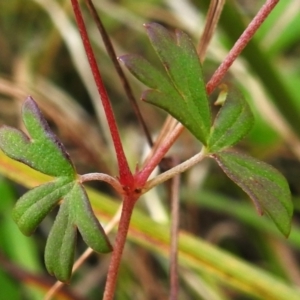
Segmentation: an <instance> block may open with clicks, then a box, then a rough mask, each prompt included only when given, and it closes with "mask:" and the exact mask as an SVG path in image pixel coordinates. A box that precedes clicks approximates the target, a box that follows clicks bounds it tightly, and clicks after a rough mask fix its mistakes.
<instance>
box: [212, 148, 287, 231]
mask: <svg viewBox="0 0 300 300" xmlns="http://www.w3.org/2000/svg"><path fill="white" fill-rule="evenodd" d="M211 157H212V158H214V159H215V160H216V161H217V163H218V164H219V166H220V167H221V168H222V170H223V171H224V172H225V173H226V175H227V176H228V177H229V178H230V179H231V180H232V181H234V182H235V183H236V184H237V185H238V186H239V187H241V188H242V189H243V190H244V191H245V192H246V193H247V194H248V196H249V197H250V198H251V199H252V201H253V202H254V205H255V207H256V209H257V211H258V213H259V214H263V213H267V214H268V215H269V216H270V217H271V219H272V220H273V222H274V223H275V224H276V226H277V227H278V229H279V230H280V231H281V232H282V233H283V234H284V235H285V236H288V235H289V233H290V230H291V219H292V214H293V203H292V201H291V194H290V189H289V185H288V183H287V181H286V179H285V178H284V177H283V176H282V175H281V174H280V173H279V172H278V171H277V170H276V169H274V168H273V167H271V166H270V165H268V164H266V163H264V162H262V161H259V160H256V159H254V158H253V157H250V156H248V155H245V154H241V153H236V152H219V153H215V154H212V155H211Z"/></svg>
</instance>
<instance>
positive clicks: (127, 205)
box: [103, 196, 136, 300]
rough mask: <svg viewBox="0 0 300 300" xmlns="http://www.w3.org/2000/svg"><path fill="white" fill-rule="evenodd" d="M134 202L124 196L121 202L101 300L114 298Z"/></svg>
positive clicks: (132, 199) (134, 200) (133, 199)
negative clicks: (119, 215)
mask: <svg viewBox="0 0 300 300" xmlns="http://www.w3.org/2000/svg"><path fill="white" fill-rule="evenodd" d="M135 202H136V198H130V197H128V196H125V198H124V201H123V208H122V215H121V219H120V223H119V227H118V233H117V238H116V242H115V246H114V251H113V253H112V256H111V261H110V265H109V268H108V274H107V279H106V284H105V290H104V295H103V300H113V298H114V292H115V288H116V283H117V277H118V271H119V267H120V262H121V258H122V253H123V249H124V246H125V242H126V237H127V232H128V229H129V224H130V219H131V215H132V211H133V208H134V204H135Z"/></svg>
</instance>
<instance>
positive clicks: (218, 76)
mask: <svg viewBox="0 0 300 300" xmlns="http://www.w3.org/2000/svg"><path fill="white" fill-rule="evenodd" d="M278 2H279V0H267V2H266V3H265V4H264V5H263V6H262V8H261V9H260V10H259V12H258V13H257V15H256V16H255V17H254V19H253V20H252V21H251V22H250V24H249V25H248V27H247V28H246V29H245V31H244V32H243V34H242V35H241V36H240V38H239V39H238V40H237V42H236V43H235V45H234V46H233V48H232V49H231V50H230V52H229V53H228V55H227V57H226V58H225V60H224V61H223V62H222V64H221V65H220V66H219V68H218V69H217V70H216V71H215V73H214V75H213V76H212V78H211V79H210V80H209V82H208V83H207V85H206V91H207V94H208V95H210V94H211V93H212V92H213V91H214V89H215V88H216V87H217V86H218V85H219V83H220V81H221V80H222V78H223V77H224V76H225V74H226V72H227V71H228V69H229V67H230V66H231V65H232V63H233V62H234V60H235V59H236V58H237V57H238V56H239V54H240V53H241V52H242V50H243V49H244V48H245V47H246V45H247V44H248V43H249V41H250V40H251V38H252V37H253V35H254V34H255V32H256V31H257V29H258V28H259V27H260V26H261V24H262V23H263V21H264V20H265V19H266V18H267V16H268V15H269V14H270V12H271V11H272V10H273V8H274V7H275V5H276V4H277V3H278ZM183 129H184V127H183V126H182V125H181V124H179V125H178V126H177V127H176V128H175V129H174V131H173V132H172V133H170V135H169V136H168V137H167V138H166V139H165V140H164V141H163V142H162V144H161V146H160V147H159V148H158V149H157V151H156V152H155V153H154V155H153V156H152V157H151V158H150V159H149V161H148V162H147V164H146V165H145V166H144V168H143V169H142V170H141V171H139V172H138V173H137V174H136V180H137V182H138V184H139V186H144V185H145V183H146V181H147V179H148V178H149V176H150V174H151V173H152V172H153V170H154V169H155V167H156V166H157V165H158V164H159V163H160V161H161V160H162V158H163V157H164V156H165V155H166V153H167V152H168V150H169V149H170V148H171V146H172V145H173V144H174V142H175V141H176V139H177V137H178V136H179V135H180V133H181V132H182V131H183Z"/></svg>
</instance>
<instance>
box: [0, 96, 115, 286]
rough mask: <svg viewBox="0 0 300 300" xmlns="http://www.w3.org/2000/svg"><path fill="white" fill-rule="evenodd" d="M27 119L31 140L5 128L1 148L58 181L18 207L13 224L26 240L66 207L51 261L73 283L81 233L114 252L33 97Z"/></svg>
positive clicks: (49, 248)
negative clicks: (41, 223)
mask: <svg viewBox="0 0 300 300" xmlns="http://www.w3.org/2000/svg"><path fill="white" fill-rule="evenodd" d="M22 117H23V121H24V124H25V126H26V129H27V131H28V133H29V135H30V137H28V136H27V135H26V134H24V133H23V132H22V131H20V130H17V129H14V128H11V127H8V126H3V127H2V128H0V148H1V149H2V150H3V151H4V152H5V153H6V154H7V156H9V157H11V158H13V159H15V160H18V161H20V162H23V163H25V164H27V165H29V166H30V167H32V168H34V169H36V170H38V171H40V172H43V173H45V174H47V175H50V176H54V177H55V179H54V180H53V181H51V182H49V183H45V184H42V185H40V186H38V187H36V188H34V189H32V190H30V191H29V192H27V193H26V194H24V195H23V196H22V197H21V198H20V199H19V200H18V202H17V203H16V205H15V207H14V210H13V219H14V220H15V222H16V223H17V225H18V227H19V228H20V230H21V231H22V232H23V233H24V234H25V235H30V234H32V233H33V231H34V230H35V229H36V228H37V226H38V225H39V224H40V222H41V221H42V220H43V219H44V218H45V216H46V215H47V214H48V213H49V212H50V211H51V210H52V209H53V208H54V207H55V206H56V205H58V204H59V202H61V206H60V209H59V212H58V215H57V218H56V220H55V222H54V225H53V227H52V229H51V232H50V235H49V238H48V240H47V245H46V250H45V261H46V266H47V269H48V270H49V272H50V273H51V274H53V275H55V276H56V277H57V278H58V279H59V280H61V281H68V280H69V279H70V276H71V270H72V265H73V261H74V251H75V243H76V236H77V229H78V230H79V231H80V233H81V235H82V237H83V240H84V241H85V242H86V243H87V245H88V246H90V247H91V248H92V249H93V250H95V251H97V252H103V253H105V252H109V251H111V250H112V247H111V244H110V243H109V240H108V238H107V236H106V234H105V232H104V230H103V228H102V227H101V225H100V223H99V221H98V220H97V218H96V217H95V215H94V213H93V210H92V208H91V205H90V203H89V200H88V197H87V195H86V193H85V190H84V187H83V186H82V185H81V183H80V182H79V181H78V178H77V173H76V170H75V168H74V165H73V163H72V161H71V160H70V158H69V155H68V153H67V151H66V149H65V148H64V146H63V145H62V143H61V142H60V141H59V140H58V138H57V137H56V136H55V134H54V133H53V132H52V131H51V129H50V127H49V125H48V123H47V122H46V120H45V118H44V116H43V115H42V113H41V111H40V110H39V108H38V106H37V104H36V103H35V101H34V100H33V99H32V98H31V97H28V98H27V99H26V101H25V102H24V104H23V107H22Z"/></svg>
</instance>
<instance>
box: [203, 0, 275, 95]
mask: <svg viewBox="0 0 300 300" xmlns="http://www.w3.org/2000/svg"><path fill="white" fill-rule="evenodd" d="M278 2H279V0H267V1H266V3H265V4H264V5H263V6H262V8H261V9H260V10H259V12H258V13H257V15H256V16H255V17H254V18H253V20H252V21H251V22H250V24H249V25H248V26H247V28H246V29H245V31H244V32H243V34H242V35H241V36H240V38H239V39H238V40H237V41H236V43H235V44H234V46H233V47H232V49H231V50H230V51H229V53H228V55H227V57H226V58H225V59H224V61H223V62H222V63H221V65H220V66H219V68H218V69H217V70H216V71H215V73H214V75H213V76H212V78H211V79H210V80H209V82H208V83H207V85H206V90H207V93H208V94H211V93H212V91H213V90H214V89H215V88H216V87H217V86H218V85H219V83H220V82H221V80H222V79H223V77H224V75H225V74H226V72H227V71H228V69H229V68H230V66H231V65H232V64H233V62H234V61H235V60H236V58H237V57H238V56H239V55H240V53H241V52H242V51H243V49H244V48H245V47H246V46H247V44H248V43H249V41H250V40H251V38H252V37H253V35H254V34H255V32H256V31H257V29H258V28H259V27H260V26H261V24H262V23H263V22H264V20H265V19H266V18H267V17H268V15H269V14H270V13H271V11H272V10H273V9H274V7H275V5H276V4H277V3H278Z"/></svg>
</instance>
